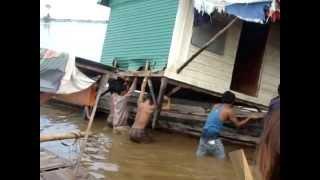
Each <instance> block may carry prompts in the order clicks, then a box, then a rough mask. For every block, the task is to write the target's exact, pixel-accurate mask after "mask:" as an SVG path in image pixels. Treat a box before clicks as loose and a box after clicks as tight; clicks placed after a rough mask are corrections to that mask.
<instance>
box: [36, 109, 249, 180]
mask: <svg viewBox="0 0 320 180" xmlns="http://www.w3.org/2000/svg"><path fill="white" fill-rule="evenodd" d="M86 125H87V122H86V121H84V120H83V118H82V111H81V109H78V108H75V107H69V106H65V105H48V104H47V105H42V106H41V107H40V133H41V134H50V133H59V132H70V131H75V130H85V128H86ZM92 132H93V133H94V136H93V137H92V138H90V139H89V142H88V146H87V147H88V148H87V151H86V152H85V153H84V155H83V158H82V161H81V163H82V164H83V165H84V166H85V167H87V168H88V170H89V172H90V178H91V179H110V180H125V179H130V180H164V179H165V180H170V179H172V180H175V179H176V180H180V179H181V180H236V179H237V178H236V174H235V172H234V170H233V167H232V164H231V162H230V160H229V159H226V160H217V159H215V158H213V157H203V158H197V157H196V156H195V151H196V148H197V144H198V139H197V138H193V137H188V136H185V135H180V134H175V133H167V132H161V131H154V132H153V134H152V135H153V138H154V139H155V142H154V143H152V144H136V143H133V142H131V141H130V140H129V138H128V135H126V134H122V135H118V134H113V133H112V129H110V128H109V127H107V126H106V115H103V114H102V115H101V114H98V115H97V117H96V118H95V121H94V123H93V127H92ZM40 147H41V148H45V149H47V150H49V151H51V152H53V153H55V154H57V155H59V156H61V157H64V158H66V159H68V160H74V159H75V158H76V157H77V155H78V147H79V143H78V142H77V141H76V142H75V141H74V140H63V141H53V142H45V143H40ZM240 148H242V149H244V150H245V153H246V156H247V157H248V158H249V160H250V159H252V157H253V154H254V149H251V148H250V149H249V148H246V147H240V146H235V145H230V144H225V150H226V153H228V152H230V151H232V150H236V149H240Z"/></svg>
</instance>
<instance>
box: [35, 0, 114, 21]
mask: <svg viewBox="0 0 320 180" xmlns="http://www.w3.org/2000/svg"><path fill="white" fill-rule="evenodd" d="M46 4H50V5H51V9H50V11H49V12H50V16H51V17H52V18H57V19H85V20H88V19H89V20H103V21H105V20H107V19H108V18H109V12H110V9H109V8H108V7H106V6H102V5H98V4H97V0H40V17H43V16H45V15H46V14H47V13H48V9H47V8H46V7H45V5H46Z"/></svg>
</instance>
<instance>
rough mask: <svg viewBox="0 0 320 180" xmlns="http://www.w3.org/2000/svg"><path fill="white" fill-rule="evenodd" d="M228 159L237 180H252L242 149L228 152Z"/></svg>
mask: <svg viewBox="0 0 320 180" xmlns="http://www.w3.org/2000/svg"><path fill="white" fill-rule="evenodd" d="M229 157H230V159H231V162H232V165H233V168H234V170H235V171H236V174H237V177H238V179H239V180H253V175H252V172H251V169H250V166H249V164H248V161H247V158H246V156H245V154H244V152H243V150H242V149H240V150H236V151H232V152H230V153H229Z"/></svg>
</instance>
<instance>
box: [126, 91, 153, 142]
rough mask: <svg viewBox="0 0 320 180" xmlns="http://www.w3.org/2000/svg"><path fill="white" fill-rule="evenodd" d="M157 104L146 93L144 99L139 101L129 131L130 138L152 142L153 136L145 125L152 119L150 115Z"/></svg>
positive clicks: (134, 140) (136, 140)
mask: <svg viewBox="0 0 320 180" xmlns="http://www.w3.org/2000/svg"><path fill="white" fill-rule="evenodd" d="M155 108H156V106H155V105H154V103H153V101H152V99H151V97H150V96H149V95H146V96H145V98H144V101H143V102H141V103H139V105H138V110H137V114H136V117H135V120H134V124H133V125H132V128H131V129H130V131H129V136H130V140H131V141H133V142H137V143H150V142H151V141H152V138H151V136H150V134H149V133H148V132H146V129H145V127H146V126H147V125H148V122H149V121H150V117H151V115H152V113H153V112H154V110H155Z"/></svg>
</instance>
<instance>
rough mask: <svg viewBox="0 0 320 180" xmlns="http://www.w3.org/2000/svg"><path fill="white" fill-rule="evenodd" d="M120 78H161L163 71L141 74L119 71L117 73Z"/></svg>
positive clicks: (138, 72) (141, 72) (139, 72)
mask: <svg viewBox="0 0 320 180" xmlns="http://www.w3.org/2000/svg"><path fill="white" fill-rule="evenodd" d="M117 74H118V75H120V76H129V77H145V76H149V77H163V71H160V72H150V71H148V72H143V71H127V72H124V71H121V72H118V73H117Z"/></svg>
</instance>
